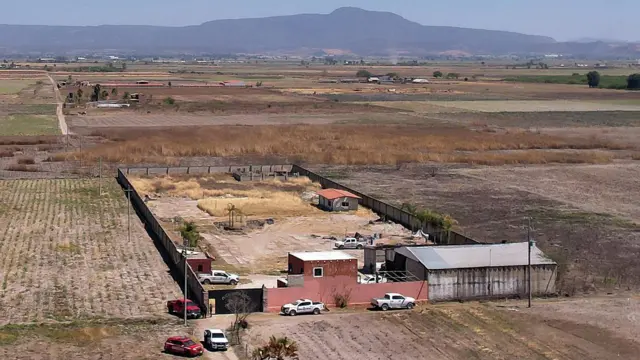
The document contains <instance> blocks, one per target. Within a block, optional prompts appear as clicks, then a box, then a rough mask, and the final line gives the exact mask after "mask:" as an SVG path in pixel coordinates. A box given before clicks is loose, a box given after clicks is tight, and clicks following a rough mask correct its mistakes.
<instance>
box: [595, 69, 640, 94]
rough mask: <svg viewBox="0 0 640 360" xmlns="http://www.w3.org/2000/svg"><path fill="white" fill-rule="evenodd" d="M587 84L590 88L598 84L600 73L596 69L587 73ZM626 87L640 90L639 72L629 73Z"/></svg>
mask: <svg viewBox="0 0 640 360" xmlns="http://www.w3.org/2000/svg"><path fill="white" fill-rule="evenodd" d="M587 84H589V87H590V88H597V87H598V86H600V73H599V72H597V71H590V72H589V73H587ZM627 89H628V90H640V74H631V75H629V76H628V77H627Z"/></svg>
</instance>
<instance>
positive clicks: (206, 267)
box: [187, 259, 211, 274]
mask: <svg viewBox="0 0 640 360" xmlns="http://www.w3.org/2000/svg"><path fill="white" fill-rule="evenodd" d="M187 263H189V266H191V268H192V269H193V271H195V272H196V273H208V274H211V259H187Z"/></svg>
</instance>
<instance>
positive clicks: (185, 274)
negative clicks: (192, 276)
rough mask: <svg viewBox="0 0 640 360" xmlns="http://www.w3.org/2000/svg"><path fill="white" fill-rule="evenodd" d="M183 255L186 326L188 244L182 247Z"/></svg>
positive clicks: (185, 318)
mask: <svg viewBox="0 0 640 360" xmlns="http://www.w3.org/2000/svg"><path fill="white" fill-rule="evenodd" d="M185 242H186V241H185V240H183V245H185ZM182 256H183V257H184V326H187V294H188V289H187V279H188V277H187V247H186V245H185V246H183V247H182Z"/></svg>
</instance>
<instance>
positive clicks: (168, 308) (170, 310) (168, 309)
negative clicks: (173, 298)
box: [167, 306, 173, 314]
mask: <svg viewBox="0 0 640 360" xmlns="http://www.w3.org/2000/svg"><path fill="white" fill-rule="evenodd" d="M167 311H168V312H169V314H173V309H172V308H171V306H167Z"/></svg>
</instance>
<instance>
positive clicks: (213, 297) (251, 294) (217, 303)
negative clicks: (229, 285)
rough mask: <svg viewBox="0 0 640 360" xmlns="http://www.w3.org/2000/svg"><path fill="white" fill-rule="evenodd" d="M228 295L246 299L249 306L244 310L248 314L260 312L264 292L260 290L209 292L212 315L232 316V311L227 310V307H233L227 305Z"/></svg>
mask: <svg viewBox="0 0 640 360" xmlns="http://www.w3.org/2000/svg"><path fill="white" fill-rule="evenodd" d="M230 294H235V295H239V296H243V297H244V298H246V299H248V302H249V306H247V307H245V308H246V309H247V310H248V311H249V312H262V308H263V295H264V291H263V289H262V288H257V289H256V288H254V289H227V290H209V303H210V304H211V305H212V307H214V308H212V309H211V310H212V313H213V315H221V314H233V310H230V309H229V307H231V308H233V305H231V304H228V302H229V301H230V300H229V299H230V298H231V297H230V296H227V295H230ZM241 294H243V295H241ZM236 299H237V298H236ZM228 305H231V306H228ZM236 306H237V305H236Z"/></svg>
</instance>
